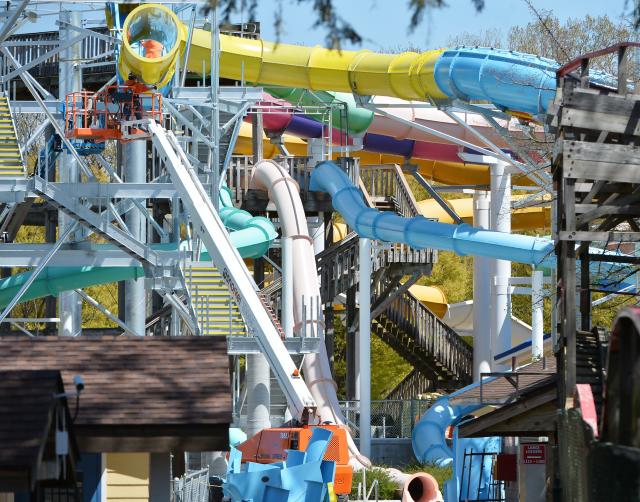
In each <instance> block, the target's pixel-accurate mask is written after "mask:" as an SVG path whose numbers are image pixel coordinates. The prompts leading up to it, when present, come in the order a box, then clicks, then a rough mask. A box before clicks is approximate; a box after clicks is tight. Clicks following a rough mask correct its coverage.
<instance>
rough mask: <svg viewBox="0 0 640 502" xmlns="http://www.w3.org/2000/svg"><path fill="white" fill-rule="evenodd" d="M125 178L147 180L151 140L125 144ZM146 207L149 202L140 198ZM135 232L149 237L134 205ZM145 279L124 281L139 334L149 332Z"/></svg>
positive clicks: (129, 320) (129, 316)
mask: <svg viewBox="0 0 640 502" xmlns="http://www.w3.org/2000/svg"><path fill="white" fill-rule="evenodd" d="M123 158H124V162H123V164H124V166H123V167H124V178H125V181H126V182H129V183H146V181H147V141H146V140H137V141H131V142H130V143H125V144H124V145H123ZM140 202H141V203H142V205H143V206H144V207H146V201H145V200H141V201H140ZM125 222H126V224H127V227H128V228H129V231H130V232H131V235H133V237H135V238H136V239H138V240H139V241H140V242H146V240H147V219H146V218H145V216H144V215H143V214H142V213H141V212H140V210H139V209H138V208H137V207H133V208H132V209H131V210H130V211H129V212H128V213H127V215H126V220H125ZM144 282H145V281H144V278H143V277H141V278H139V279H132V280H129V281H125V283H124V299H125V301H124V322H125V324H126V325H127V326H129V328H130V329H131V330H132V331H133V332H134V333H135V334H136V335H139V336H144V334H145V321H146V312H147V302H146V292H145V289H144Z"/></svg>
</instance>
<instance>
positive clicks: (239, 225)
mask: <svg viewBox="0 0 640 502" xmlns="http://www.w3.org/2000/svg"><path fill="white" fill-rule="evenodd" d="M228 190H229V189H228V188H226V187H223V189H222V190H221V191H220V202H221V204H220V205H221V206H222V207H221V208H220V211H219V214H220V218H221V219H222V222H223V223H224V224H225V226H226V227H227V228H229V229H231V230H232V231H231V232H230V234H229V236H230V239H231V242H232V243H233V245H234V246H235V247H236V249H237V250H238V252H239V253H240V256H242V257H243V258H259V257H260V256H262V255H264V254H265V253H266V252H267V250H268V249H269V247H270V245H271V243H272V242H273V240H274V239H276V238H277V236H278V233H277V232H276V230H275V228H274V226H273V223H271V221H269V220H268V219H267V218H264V217H261V216H251V214H250V213H248V212H247V211H244V210H242V209H236V208H234V207H233V205H232V204H231V197H230V194H229V192H228ZM184 245H186V242H183V243H181V244H177V243H174V244H155V245H153V246H152V247H153V248H155V249H162V250H171V249H176V248H177V247H178V246H184ZM96 246H100V247H105V248H106V247H112V246H110V245H108V244H107V245H94V248H95V247H96ZM200 260H201V261H209V255H208V253H207V252H206V251H205V252H203V253H202V254H201V255H200ZM31 274H32V272H31V271H28V272H22V273H20V274H15V275H13V276H11V277H8V278H6V279H3V280H0V308H2V307H5V306H6V305H8V304H9V302H10V301H11V300H12V299H13V297H14V296H15V295H16V293H17V292H18V291H20V288H21V287H22V285H23V284H24V283H25V282H26V281H27V280H28V279H29V277H30V276H31ZM143 277H144V270H143V268H142V267H93V266H87V267H46V268H45V269H44V270H43V271H42V272H41V273H40V275H38V278H37V279H36V280H35V281H34V282H33V284H31V286H30V287H29V289H27V291H26V292H25V294H24V295H23V296H22V298H21V300H20V301H21V302H26V301H29V300H35V299H36V298H43V297H45V296H57V295H59V294H60V293H61V292H63V291H69V290H72V289H79V288H87V287H89V286H96V285H100V284H108V283H111V282H117V281H127V280H133V279H140V278H143Z"/></svg>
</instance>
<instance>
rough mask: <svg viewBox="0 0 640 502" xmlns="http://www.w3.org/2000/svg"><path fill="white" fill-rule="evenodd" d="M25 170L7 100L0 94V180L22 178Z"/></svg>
mask: <svg viewBox="0 0 640 502" xmlns="http://www.w3.org/2000/svg"><path fill="white" fill-rule="evenodd" d="M25 176H26V169H25V166H24V161H23V158H22V152H21V151H20V146H19V145H18V136H17V134H16V125H15V122H14V119H13V115H12V114H11V107H10V106H9V99H8V98H7V96H6V95H4V94H0V179H15V178H24V177H25Z"/></svg>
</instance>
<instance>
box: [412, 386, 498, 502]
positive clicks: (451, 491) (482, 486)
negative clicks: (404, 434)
mask: <svg viewBox="0 0 640 502" xmlns="http://www.w3.org/2000/svg"><path fill="white" fill-rule="evenodd" d="M486 381H487V380H485V381H484V383H486ZM479 385H480V383H479V382H476V383H473V384H471V385H468V386H467V387H463V388H462V389H460V390H458V391H456V392H453V393H452V394H449V395H448V396H443V397H441V398H439V399H437V400H436V401H435V403H433V405H432V406H431V407H430V408H429V409H428V410H427V412H426V413H425V414H424V415H423V416H422V418H421V419H420V421H419V422H418V423H417V424H416V426H415V427H414V429H413V432H412V433H411V445H412V447H413V453H414V455H415V457H416V459H417V460H418V462H421V463H427V464H435V465H437V466H440V467H446V466H450V465H452V467H453V477H452V479H450V480H449V481H447V482H446V483H445V486H444V496H445V501H446V502H454V501H455V502H457V501H458V500H465V499H466V498H470V497H472V494H471V493H466V492H465V490H466V489H468V487H469V486H471V487H473V491H474V496H473V498H477V497H476V496H475V491H476V488H477V489H478V491H479V492H480V495H481V497H480V498H481V499H482V497H483V496H487V495H488V492H489V489H490V487H489V485H488V480H489V479H491V463H490V462H489V461H488V459H487V461H486V462H484V463H482V464H480V463H474V464H473V467H474V468H473V469H471V472H470V473H469V471H468V466H467V468H466V469H465V472H464V476H465V477H466V479H465V483H464V484H463V485H464V486H461V483H460V481H461V479H462V477H463V472H462V467H463V466H462V464H461V462H460V461H459V459H461V458H462V456H463V455H462V454H463V452H464V451H465V450H466V451H468V450H469V449H473V451H475V452H478V451H495V452H498V451H500V450H501V448H500V438H493V437H488V438H473V439H458V438H457V431H456V432H455V433H454V435H453V440H452V441H451V440H450V439H449V440H448V439H447V436H448V435H449V436H451V433H450V430H448V429H449V428H450V427H455V426H456V425H457V424H458V423H460V422H461V421H462V420H463V419H464V418H465V417H466V416H468V415H470V414H472V413H473V412H475V411H476V410H478V409H480V408H482V405H479V404H475V403H474V404H452V403H451V402H450V399H451V398H453V397H455V396H457V395H459V394H461V393H463V392H466V391H468V390H470V389H474V388H476V387H478V386H479ZM449 441H451V443H449ZM454 449H455V450H456V451H455V452H454ZM456 460H457V462H456ZM468 478H470V479H468Z"/></svg>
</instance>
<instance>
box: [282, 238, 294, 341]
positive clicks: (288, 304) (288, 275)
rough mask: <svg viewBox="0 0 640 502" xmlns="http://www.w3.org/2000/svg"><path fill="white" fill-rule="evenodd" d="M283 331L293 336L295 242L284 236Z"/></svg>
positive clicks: (288, 335)
mask: <svg viewBox="0 0 640 502" xmlns="http://www.w3.org/2000/svg"><path fill="white" fill-rule="evenodd" d="M281 242H282V329H283V330H284V334H285V336H286V337H287V338H290V337H292V336H293V324H294V322H293V240H292V239H291V237H285V236H282V238H281Z"/></svg>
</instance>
